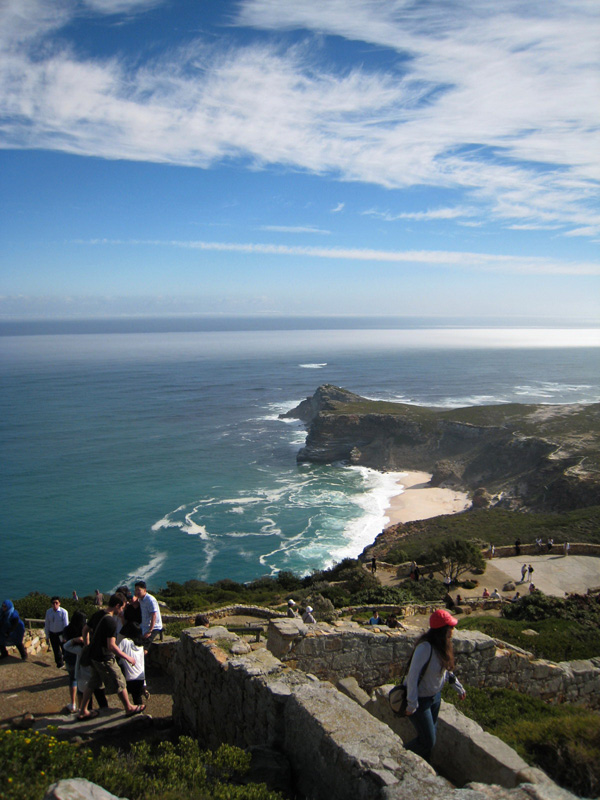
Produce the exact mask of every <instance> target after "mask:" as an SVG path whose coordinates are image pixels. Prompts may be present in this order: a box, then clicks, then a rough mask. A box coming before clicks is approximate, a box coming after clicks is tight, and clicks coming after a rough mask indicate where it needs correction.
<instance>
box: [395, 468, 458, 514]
mask: <svg viewBox="0 0 600 800" xmlns="http://www.w3.org/2000/svg"><path fill="white" fill-rule="evenodd" d="M430 480H431V475H430V474H429V473H428V472H406V473H404V474H403V475H402V478H401V479H400V480H399V481H398V485H399V486H401V487H402V489H403V491H402V492H401V494H397V495H396V496H395V497H392V499H391V501H390V505H389V508H388V509H387V511H386V514H387V516H388V517H389V520H390V525H396V524H397V523H399V522H412V521H413V520H416V519H431V517H438V516H440V515H441V514H457V513H458V512H459V511H464V510H465V509H467V508H469V506H470V505H471V501H470V500H469V497H468V495H467V493H466V492H456V491H454V490H453V489H439V488H434V487H432V486H429V481H430Z"/></svg>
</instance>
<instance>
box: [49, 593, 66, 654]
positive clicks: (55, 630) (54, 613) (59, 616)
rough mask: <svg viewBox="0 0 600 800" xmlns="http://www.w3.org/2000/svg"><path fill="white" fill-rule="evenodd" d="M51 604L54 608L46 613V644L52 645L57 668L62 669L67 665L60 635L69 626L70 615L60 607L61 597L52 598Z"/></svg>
mask: <svg viewBox="0 0 600 800" xmlns="http://www.w3.org/2000/svg"><path fill="white" fill-rule="evenodd" d="M50 602H51V603H52V606H51V607H50V608H49V609H48V610H47V611H46V618H45V620H44V630H45V633H46V642H48V643H49V644H51V645H52V652H53V653H54V660H55V662H56V666H57V667H58V669H61V668H62V667H64V665H65V659H64V656H63V651H62V642H61V638H60V635H61V633H62V632H63V631H64V629H65V628H66V627H67V625H68V624H69V614H68V613H67V611H66V609H64V608H61V607H60V597H58V596H57V595H55V596H54V597H53V598H51V600H50Z"/></svg>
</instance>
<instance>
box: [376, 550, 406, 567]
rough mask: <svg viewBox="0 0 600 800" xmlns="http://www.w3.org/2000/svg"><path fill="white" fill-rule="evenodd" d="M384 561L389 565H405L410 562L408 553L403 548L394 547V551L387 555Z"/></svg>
mask: <svg viewBox="0 0 600 800" xmlns="http://www.w3.org/2000/svg"><path fill="white" fill-rule="evenodd" d="M382 561H387V563H388V564H404V563H406V562H407V561H410V558H409V557H408V553H407V552H406V550H403V549H402V548H401V547H392V549H391V550H390V551H389V552H388V553H386V554H385V557H384V558H383V559H382Z"/></svg>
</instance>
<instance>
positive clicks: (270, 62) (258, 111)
mask: <svg viewBox="0 0 600 800" xmlns="http://www.w3.org/2000/svg"><path fill="white" fill-rule="evenodd" d="M155 5H156V3H153V2H151V0H87V9H88V13H92V12H95V13H102V14H115V13H118V12H139V11H142V10H145V9H147V8H150V7H152V6H155ZM77 8H78V7H77V6H76V4H73V3H70V2H69V3H68V2H66V0H56V2H55V3H50V4H49V3H48V2H46V1H45V0H7V2H5V3H4V4H3V5H2V6H1V7H0V141H1V143H2V144H1V146H3V147H19V148H45V149H54V150H61V151H66V152H70V153H77V154H81V155H93V156H100V157H103V158H113V159H131V160H141V161H153V162H160V163H172V164H183V165H191V166H197V167H203V168H206V167H210V166H212V165H215V164H218V163H220V162H222V161H223V160H226V159H229V158H232V157H235V158H238V159H239V158H242V159H247V160H248V162H249V163H250V164H251V165H252V166H254V167H257V166H258V167H265V166H268V165H283V166H286V167H287V166H289V167H292V168H294V169H302V170H306V171H309V172H313V173H316V174H325V173H328V174H331V175H333V176H334V177H337V178H339V179H341V180H345V181H363V182H369V183H373V184H378V185H381V186H385V187H390V188H405V187H411V186H416V185H419V186H438V187H445V188H456V189H461V190H462V191H463V192H465V193H466V195H467V197H468V202H474V203H476V205H477V208H478V209H481V210H483V209H485V210H486V213H487V214H488V215H489V216H490V218H491V219H495V220H496V221H501V222H504V223H506V224H507V225H510V224H522V225H529V224H531V225H535V224H540V223H541V224H550V225H557V226H559V227H560V229H561V231H563V232H566V233H567V234H568V235H571V236H593V235H596V234H597V233H598V232H599V231H600V220H599V218H598V215H597V213H596V207H597V202H598V188H599V184H598V181H599V179H600V166H599V159H598V153H599V151H598V146H597V135H598V127H599V125H600V120H599V116H598V105H597V103H596V102H595V101H594V100H595V97H596V96H597V92H598V86H599V83H598V66H597V52H598V16H599V14H600V6H598V4H597V3H595V2H592V0H555V2H552V3H539V4H533V5H532V4H524V3H522V2H521V1H520V0H505V2H503V3H501V4H500V5H498V4H496V3H489V0H469V2H466V0H465V1H464V2H459V3H456V4H454V5H453V6H452V8H451V9H449V7H448V5H447V4H446V3H443V2H442V1H441V0H432V1H431V2H428V3H417V4H412V3H411V4H409V3H407V2H405V0H373V2H369V3H366V2H364V0H328V2H327V3H323V2H322V0H302V2H298V3H282V2H273V0H245V2H242V3H241V4H240V6H239V9H240V12H239V18H238V20H237V23H238V25H240V26H241V25H245V26H253V27H254V28H257V29H259V30H261V31H263V32H264V31H267V32H268V31H272V32H275V33H276V32H280V31H284V30H290V29H297V30H301V31H304V32H305V39H304V40H303V42H302V43H301V44H298V45H296V46H295V47H287V48H283V47H282V46H280V45H279V44H278V42H277V41H273V40H270V39H269V38H268V37H266V38H265V37H264V36H263V37H261V39H260V43H259V44H258V43H249V44H248V43H246V44H244V45H241V44H233V42H234V41H236V40H235V38H234V36H233V34H232V38H230V39H228V45H227V47H225V46H224V45H223V43H222V42H217V43H216V44H211V46H208V45H207V44H206V43H205V42H203V41H200V40H197V41H195V42H191V43H190V44H188V45H187V46H185V47H182V48H180V49H177V50H170V51H169V52H165V53H164V54H162V55H161V56H158V57H155V58H154V60H152V61H142V60H138V59H137V58H136V54H135V53H134V54H133V55H132V56H131V55H130V54H128V55H127V56H126V55H122V56H112V57H110V58H103V59H100V58H99V57H97V56H93V55H87V56H86V55H85V54H84V53H83V52H82V51H81V50H80V49H78V50H77V51H76V50H75V49H74V47H70V46H69V45H68V44H65V42H68V38H67V37H68V28H67V23H69V22H70V21H71V19H72V15H73V14H74V13H75V12H76V10H77ZM79 8H81V6H80V7H79ZM59 33H60V37H61V38H60V39H59V38H58V34H59ZM313 35H314V36H315V37H316V39H317V40H318V38H319V37H322V36H323V35H325V36H326V35H335V36H341V37H344V38H346V39H348V40H353V41H358V42H367V43H369V44H370V45H373V46H374V47H375V48H381V49H385V50H386V51H387V52H388V53H389V51H393V52H394V53H396V54H397V59H398V61H397V67H396V68H393V67H389V66H388V67H386V68H385V70H384V69H383V68H382V67H371V68H367V67H366V66H360V67H356V68H355V69H353V70H350V71H348V70H336V68H335V67H334V66H332V65H331V63H330V62H324V61H322V60H321V59H322V53H321V49H320V48H319V46H318V45H314V46H313V44H312V41H313V40H312V38H311V37H312V36H313ZM386 63H387V64H389V63H391V62H390V59H387V61H386ZM428 213H431V212H423V214H428ZM428 218H431V217H426V216H422V217H418V216H415V217H412V219H428ZM447 218H448V219H450V218H451V217H447Z"/></svg>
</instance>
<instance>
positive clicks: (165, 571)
mask: <svg viewBox="0 0 600 800" xmlns="http://www.w3.org/2000/svg"><path fill="white" fill-rule="evenodd" d="M599 367H600V336H599V333H598V330H597V329H592V328H577V327H570V328H565V329H562V330H559V329H556V328H549V327H548V328H544V326H543V325H539V324H538V325H537V326H529V327H526V326H523V327H521V328H519V329H517V328H508V327H502V326H501V325H499V324H498V325H497V326H495V327H488V328H483V327H481V326H477V325H475V324H472V323H471V324H468V323H466V322H465V323H458V322H456V321H454V322H452V321H439V320H438V321H435V322H432V321H431V320H414V319H413V320H409V321H407V320H400V321H393V320H365V319H356V320H340V319H335V318H331V319H321V320H308V319H307V320H282V319H281V320H277V319H265V320H252V319H246V320H243V319H239V318H238V319H229V320H228V319H222V318H218V319H216V318H215V319H203V320H170V321H169V320H131V321H124V320H117V321H110V320H104V321H95V322H85V323H84V322H81V323H66V322H65V323H2V324H0V380H1V387H2V388H1V392H0V400H1V407H0V410H1V416H0V426H1V427H0V442H1V446H2V459H1V475H0V478H1V481H2V490H1V491H2V507H3V510H2V558H1V560H0V592H1V593H2V596H3V597H4V596H6V597H20V596H22V595H24V594H26V593H27V592H29V591H32V590H39V591H44V592H48V593H54V592H56V593H59V594H68V593H70V592H71V591H72V590H73V589H77V591H78V592H79V594H80V595H82V594H86V593H90V592H92V591H93V590H94V589H95V588H100V589H102V590H103V591H109V590H110V589H112V588H113V587H115V586H117V585H118V584H119V583H121V582H123V581H127V582H131V581H133V580H134V579H136V578H145V579H146V580H148V581H149V584H150V586H153V587H158V586H163V585H165V584H166V581H167V580H172V581H184V580H187V579H189V578H198V579H201V580H206V581H215V580H218V579H220V578H224V577H228V578H232V579H234V580H238V581H246V580H250V579H253V578H257V577H259V576H261V575H271V574H274V573H276V572H277V571H278V570H281V569H286V570H294V571H296V572H298V573H306V572H308V571H310V570H312V569H316V568H320V567H323V566H326V565H329V564H331V563H333V562H334V561H337V560H339V559H341V558H343V557H344V556H355V555H357V554H358V553H359V552H360V551H361V550H362V549H363V547H364V546H365V545H366V544H368V543H369V542H371V541H372V540H373V539H374V538H375V536H376V535H377V534H378V533H379V532H380V531H381V529H382V528H383V527H384V526H385V524H386V522H387V519H386V516H385V513H386V508H387V506H388V502H389V499H390V497H391V496H392V495H393V494H396V493H397V492H398V486H397V481H398V479H399V478H400V475H399V474H398V473H394V474H380V473H377V472H374V471H371V470H367V469H363V468H353V467H347V466H344V465H341V464H334V465H331V466H312V465H301V466H299V465H297V464H296V453H297V451H298V448H299V447H300V446H301V445H302V444H303V442H304V436H305V432H304V430H303V428H302V427H301V426H300V424H299V423H296V422H283V421H281V420H279V419H278V415H279V414H280V413H281V412H283V411H286V410H288V409H290V408H292V407H293V406H294V405H296V404H297V403H298V402H299V401H300V400H302V399H303V398H305V397H307V396H308V395H311V394H312V393H313V392H314V391H315V389H316V388H317V387H318V386H319V385H320V384H323V383H333V384H336V385H339V386H343V387H345V388H347V389H350V390H352V391H353V392H357V393H359V394H363V395H366V396H367V397H371V398H377V399H385V400H398V401H401V402H405V403H417V404H422V405H428V406H441V407H457V406H465V405H473V404H482V403H506V402H515V401H516V402H523V403H571V402H583V403H590V402H597V401H599V400H600V368H599ZM409 467H410V465H407V468H409Z"/></svg>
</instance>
